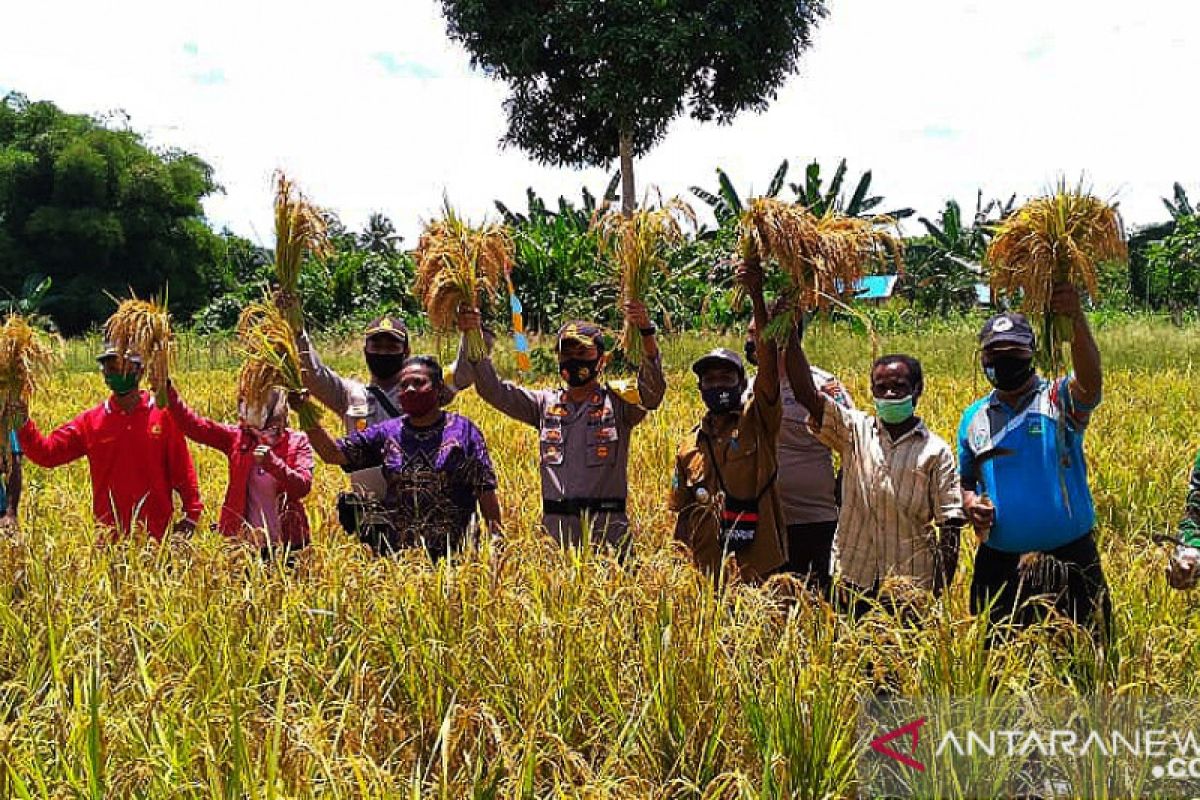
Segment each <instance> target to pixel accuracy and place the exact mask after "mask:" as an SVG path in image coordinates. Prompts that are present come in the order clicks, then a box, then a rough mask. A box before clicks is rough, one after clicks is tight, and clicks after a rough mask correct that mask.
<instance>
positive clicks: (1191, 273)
mask: <svg viewBox="0 0 1200 800" xmlns="http://www.w3.org/2000/svg"><path fill="white" fill-rule="evenodd" d="M1146 277H1147V281H1148V294H1150V296H1152V297H1155V298H1157V299H1158V300H1159V301H1160V302H1162V303H1163V304H1165V305H1166V306H1167V308H1169V309H1171V310H1172V311H1173V312H1176V313H1178V312H1179V311H1181V310H1182V309H1183V308H1184V307H1185V306H1190V307H1192V308H1198V307H1200V215H1192V216H1182V217H1178V218H1177V219H1176V220H1175V229H1174V230H1173V231H1172V232H1171V233H1170V234H1169V235H1167V236H1165V237H1164V238H1162V239H1161V240H1159V241H1155V242H1151V243H1149V244H1148V246H1147V248H1146Z"/></svg>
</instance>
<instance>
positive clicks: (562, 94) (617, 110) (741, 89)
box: [442, 0, 826, 213]
mask: <svg viewBox="0 0 1200 800" xmlns="http://www.w3.org/2000/svg"><path fill="white" fill-rule="evenodd" d="M442 10H443V13H444V14H445V17H446V21H447V25H448V29H449V33H450V36H451V38H453V39H455V40H456V41H458V42H461V43H462V44H463V45H465V46H466V48H467V50H468V51H469V52H470V54H471V61H472V64H473V65H474V66H476V67H478V68H480V69H482V70H483V71H484V72H486V73H487V74H488V75H491V76H493V77H496V78H500V79H501V80H504V81H505V82H507V83H508V84H509V87H510V89H511V94H510V95H509V97H508V99H507V100H505V102H504V109H505V112H506V114H507V116H508V132H507V133H506V134H505V136H504V139H503V141H504V143H505V144H506V145H515V146H517V147H519V148H521V149H522V150H525V151H526V152H527V153H529V154H530V155H531V156H532V157H533V158H535V159H536V160H538V161H539V162H541V163H545V164H554V165H560V166H572V167H578V166H601V165H605V164H608V163H611V161H612V160H613V159H614V158H619V159H620V162H621V178H622V189H621V204H622V208H623V210H624V211H625V212H626V213H630V212H632V210H633V208H634V206H635V204H636V196H635V184H634V177H633V159H634V157H636V156H641V155H643V154H645V153H646V152H647V151H649V150H650V148H652V147H653V146H654V145H655V144H657V143H658V142H659V141H660V140H661V139H662V138H663V136H664V135H666V132H667V128H668V126H669V125H670V123H671V121H672V120H674V119H675V118H676V117H678V116H680V115H681V114H683V113H687V114H689V115H690V116H692V117H693V118H694V119H697V120H701V121H709V120H714V119H715V120H716V121H717V122H719V123H727V122H730V121H731V120H732V119H733V118H734V116H736V115H737V114H738V113H739V112H741V111H744V110H747V109H750V110H755V111H762V110H764V109H766V107H767V105H768V104H769V102H770V101H771V100H773V99H774V98H775V95H776V93H777V92H778V90H779V87H780V86H781V85H782V84H783V82H784V81H785V80H786V79H787V77H788V76H789V75H791V74H792V73H793V72H795V70H796V69H797V66H798V65H799V61H800V56H801V54H802V53H803V52H804V51H805V50H806V49H808V47H809V46H810V45H811V43H812V38H811V37H812V32H813V29H814V27H815V26H816V24H817V22H818V21H819V20H820V19H821V18H823V17H824V16H825V14H826V9H825V0H654V2H647V0H605V1H604V2H547V0H442Z"/></svg>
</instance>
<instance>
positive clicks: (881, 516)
mask: <svg viewBox="0 0 1200 800" xmlns="http://www.w3.org/2000/svg"><path fill="white" fill-rule="evenodd" d="M822 399H823V400H824V402H825V412H824V415H823V417H822V420H821V428H820V430H817V431H814V434H815V435H816V437H817V438H818V439H819V440H820V441H822V442H823V443H824V444H825V445H827V446H828V447H829V448H830V449H832V450H837V451H838V452H839V453H840V454H841V456H842V473H843V478H842V510H841V515H840V516H839V517H838V526H837V533H836V535H835V536H834V542H833V574H834V575H835V576H836V577H837V578H838V579H839V580H841V581H843V582H846V583H850V584H853V585H854V586H857V587H859V588H861V589H871V588H873V587H875V586H876V585H877V584H878V583H880V582H881V581H883V580H884V579H885V578H889V577H901V578H906V579H909V580H912V581H914V582H915V583H916V584H917V585H920V586H923V587H925V588H930V587H932V584H933V578H934V574H935V568H936V565H937V558H936V553H937V540H938V534H937V530H936V529H935V527H934V526H935V525H941V524H942V523H944V522H946V521H947V520H962V519H963V518H964V515H963V510H962V492H961V490H960V488H959V481H958V474H957V472H956V471H955V469H954V454H953V452H952V451H951V450H950V445H948V444H947V443H946V442H945V441H944V440H943V439H942V438H941V437H939V436H937V434H935V433H933V432H931V431H930V430H929V429H928V428H927V427H925V423H924V422H919V423H918V424H917V426H916V427H915V428H913V429H912V430H911V431H909V432H908V433H906V434H904V435H903V436H901V437H900V438H899V439H897V440H896V441H892V437H891V436H890V435H889V434H888V432H887V431H886V430H885V429H884V427H883V424H882V423H881V422H879V421H878V420H877V419H876V418H875V417H873V416H870V415H868V414H864V413H863V412H861V411H858V410H855V409H852V408H843V407H842V406H840V405H838V404H837V403H835V402H834V401H833V400H832V399H831V398H829V397H826V396H824V395H822Z"/></svg>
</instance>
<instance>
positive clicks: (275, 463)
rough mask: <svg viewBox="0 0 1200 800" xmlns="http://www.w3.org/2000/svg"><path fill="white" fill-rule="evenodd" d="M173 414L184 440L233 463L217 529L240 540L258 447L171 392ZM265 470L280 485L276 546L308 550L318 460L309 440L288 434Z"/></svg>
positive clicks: (273, 449)
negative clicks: (308, 500) (308, 508)
mask: <svg viewBox="0 0 1200 800" xmlns="http://www.w3.org/2000/svg"><path fill="white" fill-rule="evenodd" d="M170 398H171V403H170V406H169V409H170V411H171V414H172V415H174V417H175V419H176V421H177V422H178V424H179V428H180V430H182V431H183V435H184V436H186V437H187V438H189V439H191V440H192V441H194V442H198V443H199V444H203V445H207V446H208V447H211V448H213V449H214V450H220V451H221V452H222V453H224V454H225V455H226V456H227V457H228V459H229V487H228V488H227V489H226V491H225V502H224V503H223V504H222V505H221V517H220V520H219V521H218V522H217V529H218V530H219V531H221V533H222V534H224V535H225V536H230V537H239V538H240V537H241V536H242V534H243V532H244V529H245V520H246V497H247V493H248V490H249V487H250V473H251V471H252V470H254V469H257V468H258V464H257V463H256V462H255V461H254V448H255V447H256V446H257V445H258V441H257V440H256V439H254V438H253V437H251V436H249V435H247V434H246V432H245V431H243V430H242V428H241V427H240V426H238V425H226V424H223V423H220V422H215V421H213V420H211V419H207V418H205V417H203V416H201V415H200V414H198V413H196V412H195V411H194V410H193V409H191V408H189V407H188V405H187V404H186V403H184V402H183V401H182V400H181V399H179V395H178V394H176V392H175V390H174V389H171V390H170ZM262 468H263V469H264V470H266V471H267V473H268V474H270V476H271V477H272V478H274V479H275V486H276V491H277V494H276V498H277V503H278V509H279V527H280V530H279V531H278V532H276V531H271V532H270V533H271V539H272V541H274V542H276V543H279V544H289V545H292V546H294V547H303V546H305V545H307V544H308V540H309V526H308V514H307V513H305V511H304V504H303V503H302V502H301V499H302V498H303V497H305V496H307V495H308V493H309V491H311V489H312V476H313V455H312V446H311V445H310V444H309V443H308V437H307V436H305V435H304V434H303V433H299V432H297V431H292V430H285V431H284V435H283V436H282V437H280V439H279V441H278V442H276V443H275V444H274V445H273V446H272V447H271V451H270V452H269V453H268V454H267V458H266V460H265V461H264V462H263V464H262Z"/></svg>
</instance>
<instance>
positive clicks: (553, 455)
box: [542, 447, 563, 467]
mask: <svg viewBox="0 0 1200 800" xmlns="http://www.w3.org/2000/svg"><path fill="white" fill-rule="evenodd" d="M542 463H543V464H546V465H548V466H551V467H557V466H558V465H560V464H562V463H563V451H562V448H561V447H547V448H546V449H545V451H544V452H543V453H542Z"/></svg>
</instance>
